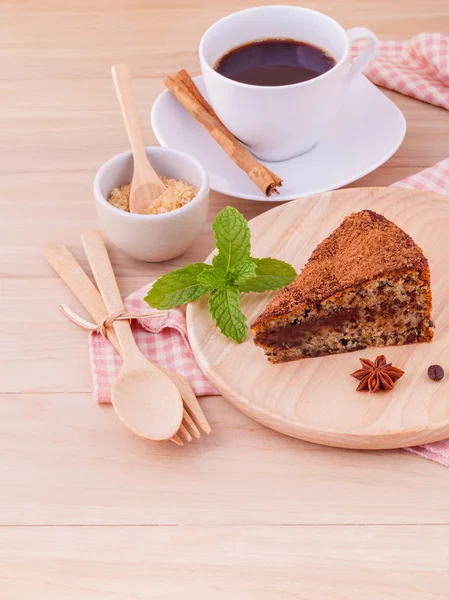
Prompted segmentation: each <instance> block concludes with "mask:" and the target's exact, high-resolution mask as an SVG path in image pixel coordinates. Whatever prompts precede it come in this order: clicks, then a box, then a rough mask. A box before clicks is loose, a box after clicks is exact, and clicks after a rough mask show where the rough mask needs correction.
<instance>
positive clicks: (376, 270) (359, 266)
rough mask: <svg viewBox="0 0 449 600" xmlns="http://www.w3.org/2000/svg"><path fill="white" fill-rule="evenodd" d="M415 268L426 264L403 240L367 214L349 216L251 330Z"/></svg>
mask: <svg viewBox="0 0 449 600" xmlns="http://www.w3.org/2000/svg"><path fill="white" fill-rule="evenodd" d="M416 268H422V269H428V263H427V259H426V258H425V256H424V254H423V252H422V250H421V248H419V246H417V245H416V244H415V242H414V241H413V240H412V238H411V237H410V236H409V235H408V234H406V233H405V232H404V231H402V229H400V228H399V227H398V226H397V225H395V224H394V223H392V222H391V221H389V220H388V219H386V218H385V217H384V216H383V215H380V214H378V213H375V212H373V211H371V210H363V211H361V212H357V213H353V214H351V215H349V216H348V217H346V218H345V219H344V220H343V222H342V223H341V225H340V226H339V227H337V229H336V230H335V231H334V232H333V233H331V235H330V236H329V237H327V238H326V239H325V240H323V241H322V242H321V244H319V245H318V246H317V247H316V249H315V250H314V252H313V253H312V255H311V257H310V259H309V262H308V263H307V264H306V266H305V267H304V269H303V271H302V272H301V273H300V274H299V275H298V277H297V278H296V279H295V281H294V282H293V283H292V284H290V285H289V286H288V287H286V288H285V289H284V290H283V291H282V292H281V293H280V294H279V295H278V296H276V298H274V299H273V300H272V301H271V302H270V303H269V304H268V306H267V308H266V309H265V311H264V313H262V315H260V316H259V317H258V319H256V321H255V323H254V325H256V324H258V323H260V322H262V321H263V320H264V319H265V318H269V317H275V316H277V315H281V314H284V313H286V312H290V311H293V310H295V309H297V308H298V307H299V306H301V305H303V304H312V303H317V302H320V300H322V299H324V298H328V297H329V296H332V295H333V294H335V293H337V292H340V291H343V290H345V289H346V288H349V287H354V286H357V285H360V284H362V283H365V282H367V281H370V280H371V279H375V278H377V277H380V276H382V275H384V274H385V273H391V272H395V271H398V272H404V271H407V270H411V269H416Z"/></svg>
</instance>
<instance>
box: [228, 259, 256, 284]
mask: <svg viewBox="0 0 449 600" xmlns="http://www.w3.org/2000/svg"><path fill="white" fill-rule="evenodd" d="M256 270H257V267H256V264H255V262H254V259H251V260H247V261H245V262H242V263H240V264H239V265H237V266H236V267H234V268H233V269H232V270H231V273H232V281H233V283H234V284H235V285H236V286H240V285H241V284H243V283H244V282H245V281H247V280H248V279H251V278H252V277H254V276H255V274H256Z"/></svg>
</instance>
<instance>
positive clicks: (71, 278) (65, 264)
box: [42, 242, 211, 446]
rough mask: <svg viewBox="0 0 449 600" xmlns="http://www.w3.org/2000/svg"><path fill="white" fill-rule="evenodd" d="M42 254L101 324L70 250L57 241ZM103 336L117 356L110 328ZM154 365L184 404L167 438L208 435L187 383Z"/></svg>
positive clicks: (99, 301)
mask: <svg viewBox="0 0 449 600" xmlns="http://www.w3.org/2000/svg"><path fill="white" fill-rule="evenodd" d="M42 254H43V256H44V258H45V259H46V260H47V262H48V263H49V264H50V265H51V266H52V267H53V269H54V270H55V271H56V273H57V274H58V275H59V277H60V278H61V279H62V281H63V282H64V283H65V284H66V285H67V287H68V288H69V289H70V290H71V292H72V293H73V294H74V296H75V297H76V298H77V299H78V300H79V302H80V303H81V304H82V305H83V306H84V308H85V309H86V310H87V312H88V313H89V314H90V315H91V317H92V318H93V320H94V321H95V323H96V324H97V325H101V324H102V323H103V321H104V319H105V318H106V317H107V316H108V312H107V310H106V306H105V304H104V302H103V298H102V297H101V294H100V292H99V291H98V290H97V288H96V287H95V285H94V284H93V283H92V281H91V280H90V279H89V277H88V276H87V274H86V273H85V272H84V270H83V269H82V267H81V265H80V264H79V263H78V261H77V260H76V258H75V257H74V256H73V254H72V253H71V252H70V250H69V249H68V248H67V247H66V246H64V244H62V243H60V242H51V243H48V244H46V245H45V246H44V247H43V249H42ZM107 334H108V339H109V341H110V342H111V344H112V345H113V346H114V348H115V349H116V350H117V352H119V353H120V346H119V343H118V340H117V337H116V335H115V332H114V330H113V329H112V327H109V328H108V330H107ZM153 364H154V363H153ZM156 366H157V367H158V368H159V369H161V370H162V371H164V372H165V373H166V374H167V375H168V376H169V377H170V379H171V380H172V381H173V383H174V384H175V386H176V387H177V388H178V390H179V393H180V394H181V398H182V400H183V404H184V411H183V420H182V424H181V427H180V429H179V431H178V434H177V435H175V436H173V437H172V438H170V439H171V441H172V442H174V443H175V444H178V445H181V446H182V445H183V441H182V440H184V441H186V442H190V441H192V439H193V438H192V435H193V436H194V437H196V438H199V437H201V433H200V430H199V429H198V428H200V429H201V430H202V431H203V432H204V433H206V434H209V433H210V432H211V428H210V425H209V423H208V421H207V419H206V417H205V415H204V413H203V411H202V409H201V406H200V404H199V402H198V400H197V398H196V396H195V393H194V391H193V390H192V387H191V385H190V383H189V382H188V380H187V379H186V378H185V377H183V376H182V375H179V374H178V373H174V372H173V371H169V370H168V369H166V368H165V367H162V366H161V365H156Z"/></svg>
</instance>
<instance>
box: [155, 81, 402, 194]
mask: <svg viewBox="0 0 449 600" xmlns="http://www.w3.org/2000/svg"><path fill="white" fill-rule="evenodd" d="M195 83H196V84H197V86H198V87H199V89H200V90H201V92H202V93H203V94H204V95H205V96H206V94H205V90H204V84H203V78H202V76H198V77H195ZM151 125H152V127H153V131H154V133H155V135H156V138H157V140H158V141H159V143H160V144H161V145H162V146H169V147H170V148H175V149H177V150H183V151H184V152H189V153H190V154H192V155H193V156H195V157H196V158H197V159H198V160H199V161H200V162H201V163H202V164H203V165H204V167H205V168H206V169H207V171H208V173H209V178H210V187H211V188H212V189H213V190H215V191H217V192H220V193H222V194H227V195H228V196H235V197H236V198H246V199H248V200H270V201H273V200H279V201H285V200H294V199H295V198H300V197H301V196H307V195H309V194H315V193H318V192H324V191H328V190H334V189H336V188H339V187H341V186H343V185H346V184H348V183H351V182H352V181H355V180H356V179H359V178H360V177H363V176H364V175H366V174H367V173H370V172H371V171H374V169H377V167H379V166H380V165H381V164H383V163H384V162H385V161H386V160H388V159H389V158H390V156H392V154H394V153H395V152H396V150H397V149H398V148H399V146H400V144H401V142H402V140H403V139H404V135H405V130H406V122H405V118H404V115H403V114H402V112H401V111H400V110H399V108H398V107H397V106H396V105H395V104H393V102H391V100H389V99H388V98H387V97H386V96H385V95H384V94H383V93H382V92H381V91H380V90H378V89H377V88H376V86H374V85H373V84H372V83H371V82H370V81H368V79H366V78H365V77H364V76H362V75H361V76H359V77H358V78H357V79H356V80H355V81H354V82H352V83H351V84H350V85H348V86H347V88H346V92H345V96H344V98H343V104H342V108H341V111H340V113H339V115H338V116H337V118H336V119H335V121H334V123H333V124H332V126H331V128H330V130H329V133H328V135H327V136H326V138H324V139H323V140H322V141H321V142H320V143H319V144H317V146H315V148H313V150H311V151H310V152H308V153H307V154H303V155H302V156H298V157H296V158H292V159H290V160H286V161H282V162H276V163H268V162H264V163H263V164H265V165H267V166H268V167H269V168H270V169H271V170H272V171H274V172H275V173H276V175H279V177H281V178H282V179H283V180H284V184H283V186H282V187H281V188H280V194H279V195H273V196H271V197H270V198H269V199H268V198H266V197H265V196H264V194H262V192H260V191H259V190H258V188H257V187H256V186H255V185H254V183H253V182H252V181H251V180H250V179H249V177H247V175H246V174H245V173H244V172H243V171H242V170H241V169H239V168H238V167H237V165H235V164H234V163H233V162H232V160H231V159H230V158H229V157H228V155H227V154H226V153H225V152H224V150H223V149H222V148H221V147H220V146H219V145H218V144H217V143H216V142H215V140H214V139H212V138H211V137H210V135H209V134H208V133H207V132H206V130H205V129H203V127H202V126H201V125H200V124H199V123H198V122H197V121H196V120H195V119H194V118H193V117H192V116H191V115H190V114H189V113H188V112H187V111H186V110H185V109H184V107H183V106H181V105H180V104H179V102H178V101H177V100H176V99H175V98H174V97H173V96H172V94H171V93H170V92H168V91H165V92H162V94H161V95H160V96H159V97H158V98H157V100H156V102H155V103H154V105H153V109H152V111H151Z"/></svg>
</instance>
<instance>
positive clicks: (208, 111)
mask: <svg viewBox="0 0 449 600" xmlns="http://www.w3.org/2000/svg"><path fill="white" fill-rule="evenodd" d="M164 83H165V85H166V87H167V88H168V89H169V90H170V92H171V93H172V94H173V95H174V96H175V98H176V99H177V100H178V102H180V103H181V104H182V105H183V106H184V108H185V109H186V110H188V112H189V113H190V114H191V115H192V116H193V117H194V118H195V119H196V120H197V121H199V123H201V125H202V126H203V127H204V128H205V129H206V131H208V132H209V133H210V135H211V136H212V137H213V138H214V140H215V141H216V142H218V143H219V144H220V146H221V147H222V148H223V150H224V151H225V152H226V154H228V156H229V157H230V158H231V159H232V160H233V161H234V162H235V164H236V165H237V166H238V167H240V168H241V169H242V170H243V171H245V173H246V174H247V175H248V176H249V177H250V178H251V179H252V181H254V183H255V184H256V185H257V187H258V188H259V189H260V190H262V192H263V193H264V194H265V195H266V196H270V195H271V194H273V193H279V192H278V189H277V188H278V187H280V186H281V185H282V179H280V177H278V176H277V175H275V174H274V173H273V172H272V171H270V169H267V167H265V166H264V165H261V164H260V163H259V162H258V161H257V160H256V158H255V157H254V156H253V155H252V154H251V153H250V152H248V150H247V149H246V148H245V147H244V146H243V145H242V144H241V143H240V142H239V141H238V139H237V138H236V137H235V136H234V135H232V133H231V132H230V131H229V130H228V129H226V127H225V126H224V125H223V123H222V122H221V121H220V120H219V118H218V117H217V115H216V113H215V111H214V110H213V108H212V107H211V106H210V104H209V103H208V102H207V100H206V99H205V98H204V96H203V95H202V94H201V92H200V91H199V89H198V88H197V86H196V85H195V83H194V81H193V79H192V78H191V77H190V75H189V74H188V73H187V71H185V70H182V71H179V73H177V74H176V76H175V77H166V78H165V79H164Z"/></svg>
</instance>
